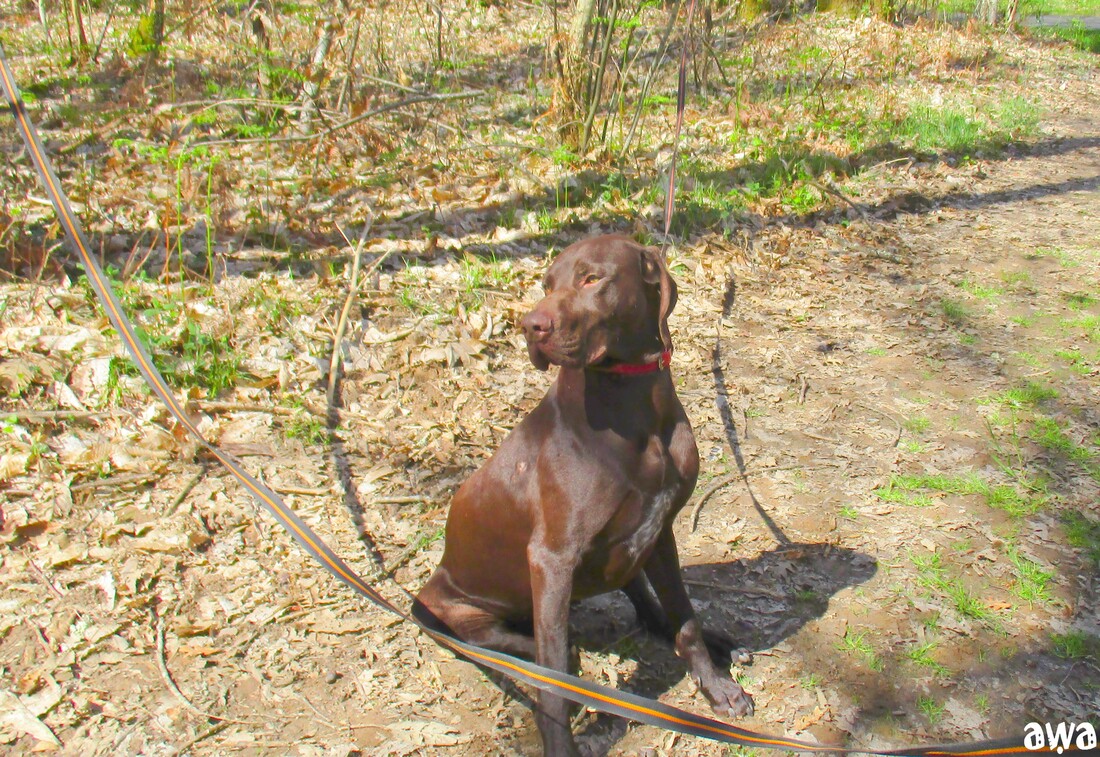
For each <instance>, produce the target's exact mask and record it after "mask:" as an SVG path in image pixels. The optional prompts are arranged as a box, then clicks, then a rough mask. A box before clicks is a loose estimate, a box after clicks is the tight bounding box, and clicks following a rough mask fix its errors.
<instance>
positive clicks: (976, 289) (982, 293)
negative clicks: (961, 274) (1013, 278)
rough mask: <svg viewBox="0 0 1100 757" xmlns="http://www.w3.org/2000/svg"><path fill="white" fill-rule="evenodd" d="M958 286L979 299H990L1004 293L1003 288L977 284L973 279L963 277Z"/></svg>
mask: <svg viewBox="0 0 1100 757" xmlns="http://www.w3.org/2000/svg"><path fill="white" fill-rule="evenodd" d="M959 288H960V289H962V290H963V291H965V292H968V293H969V294H971V295H973V296H974V297H977V298H978V299H979V300H992V299H994V298H996V297H999V296H1001V295H1002V294H1004V290H1003V289H1001V288H999V287H994V286H988V285H986V284H979V283H978V282H976V281H974V280H973V279H963V281H962V283H961V284H959Z"/></svg>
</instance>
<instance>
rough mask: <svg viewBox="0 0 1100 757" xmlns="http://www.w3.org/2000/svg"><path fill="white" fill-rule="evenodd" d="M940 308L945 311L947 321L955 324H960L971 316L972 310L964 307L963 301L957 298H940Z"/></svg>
mask: <svg viewBox="0 0 1100 757" xmlns="http://www.w3.org/2000/svg"><path fill="white" fill-rule="evenodd" d="M940 310H941V311H943V317H944V318H945V319H946V320H947V322H948V323H950V324H952V325H955V326H958V325H959V324H961V323H963V322H964V321H965V320H966V319H967V318H969V317H970V311H968V310H967V309H966V308H965V307H963V305H962V303H960V302H958V301H956V300H951V299H945V300H940Z"/></svg>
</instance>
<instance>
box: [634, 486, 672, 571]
mask: <svg viewBox="0 0 1100 757" xmlns="http://www.w3.org/2000/svg"><path fill="white" fill-rule="evenodd" d="M678 493H679V487H678V486H676V487H671V486H670V487H667V488H665V489H662V490H660V491H658V492H657V493H656V494H655V495H653V496H652V497H647V498H643V505H642V508H641V510H642V513H641V516H642V517H641V520H640V522H639V523H638V527H637V529H636V530H635V531H634V533H632V534H630V535H629V537H627V539H626V541H625V542H624V543H623V545H622V548H623V549H624V550H625V551H626V558H627V560H631V561H635V560H638V559H639V558H640V557H641V556H642V555H643V554H644V553H646V552H648V551H649V549H650V547H652V546H653V544H654V542H656V541H657V534H659V533H661V529H663V528H664V527H665V523H667V522H668V516H669V513H670V512H671V511H672V506H673V505H674V504H675V503H676V495H677V494H678ZM645 500H648V501H645Z"/></svg>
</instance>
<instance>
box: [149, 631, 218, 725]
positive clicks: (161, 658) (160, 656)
mask: <svg viewBox="0 0 1100 757" xmlns="http://www.w3.org/2000/svg"><path fill="white" fill-rule="evenodd" d="M156 619H157V667H158V668H160V675H161V678H163V679H164V683H165V684H166V685H167V686H168V688H169V689H171V690H172V693H173V694H175V695H176V697H177V698H178V699H179V700H180V702H182V703H183V705H184V707H186V708H187V709H189V710H191V712H193V713H195V714H196V715H199V716H200V717H204V718H207V719H209V720H225V718H223V717H220V716H218V715H214V714H213V713H209V712H206V711H204V710H200V709H199V708H198V707H196V706H195V704H194V703H193V702H192V701H191V700H190V699H188V698H187V696H186V695H185V694H184V693H183V692H182V691H180V687H179V686H177V685H176V682H175V681H174V680H172V673H171V671H169V670H168V661H167V660H166V659H165V652H164V618H162V617H161V616H160V615H157V616H156Z"/></svg>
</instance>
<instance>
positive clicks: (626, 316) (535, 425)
mask: <svg viewBox="0 0 1100 757" xmlns="http://www.w3.org/2000/svg"><path fill="white" fill-rule="evenodd" d="M544 289H545V292H546V296H545V298H544V299H543V300H542V301H541V302H539V303H538V305H536V306H535V309H534V310H532V311H531V312H530V313H529V314H528V315H527V316H526V317H525V318H524V319H523V329H524V331H525V333H526V336H527V351H528V353H529V355H530V358H531V362H532V363H534V365H535V367H537V368H538V369H540V370H546V369H547V368H548V367H549V365H550V364H551V363H553V364H555V365H558V366H560V367H561V370H560V372H559V374H558V378H557V380H556V381H555V382H554V384H553V386H552V387H551V388H550V391H549V392H548V393H547V395H546V397H545V398H544V399H543V400H542V402H541V403H540V404H539V406H538V407H536V408H535V409H534V411H532V413H531V414H530V415H529V416H527V417H526V418H525V419H524V420H523V421H522V422H521V423H520V424H519V425H518V426H516V428H515V429H514V430H513V431H512V433H511V434H509V435H508V437H507V438H506V439H505V440H504V443H503V444H502V445H501V446H500V449H499V450H498V451H497V453H496V454H495V455H494V456H493V457H492V459H490V460H489V462H487V463H486V464H485V465H484V466H483V467H482V468H481V469H480V470H478V471H477V472H476V473H474V475H472V476H471V477H470V479H469V480H468V481H466V483H465V484H463V485H462V487H461V488H459V490H458V493H457V494H456V495H455V498H454V501H453V503H452V504H451V511H450V516H449V517H448V519H447V534H446V547H445V549H444V552H443V560H442V562H441V563H440V565H439V568H438V569H437V570H436V571H435V573H434V574H433V575H432V577H431V578H430V579H429V580H428V582H427V584H425V586H424V588H423V589H421V591H420V594H419V596H418V598H417V602H416V604H415V606H414V610H413V611H414V613H415V614H416V615H417V617H418V618H420V619H421V620H422V621H423V622H426V623H428V624H429V625H432V626H434V627H437V628H441V629H446V630H449V631H450V632H452V633H453V634H455V635H456V636H458V637H459V638H460V639H462V640H464V641H466V642H469V643H471V644H477V645H479V646H485V647H489V648H491V649H495V650H499V651H502V652H506V653H508V654H513V655H517V656H520V657H525V658H528V659H534V660H535V661H536V662H537V663H538V664H540V665H544V666H546V667H550V668H554V669H556V670H562V671H564V670H566V668H567V665H568V661H569V635H568V625H569V603H570V601H571V600H575V599H581V598H584V597H590V596H593V595H595V594H601V593H604V592H609V591H613V590H615V589H623V590H624V591H626V593H627V595H628V596H629V597H630V600H631V602H632V603H633V604H634V607H635V609H636V611H637V614H638V618H639V620H640V621H641V622H642V623H643V624H644V625H645V626H646V628H647V629H648V630H651V631H653V632H656V633H658V634H660V635H662V636H664V637H666V638H669V639H671V640H673V641H674V642H675V648H676V653H677V654H678V655H679V656H680V657H682V658H684V659H685V660H686V661H687V663H688V665H689V666H690V668H691V673H692V675H693V676H694V677H695V678H696V679H697V680H698V682H699V687H700V689H702V691H703V694H704V695H706V697H707V699H708V700H710V703H711V706H712V707H713V708H714V710H715V712H717V713H718V714H719V715H722V716H727V717H728V716H740V715H746V714H751V713H752V711H753V705H752V699H751V698H750V697H749V695H748V694H746V693H745V692H744V690H742V688H741V687H740V686H738V685H737V684H736V683H735V682H734V681H733V680H731V679H730V677H729V675H728V674H727V673H725V672H722V671H720V670H719V669H718V668H717V667H716V666H715V664H714V662H713V661H712V659H711V652H712V651H713V652H714V653H715V654H716V656H719V657H720V658H721V657H723V656H724V661H725V663H726V664H728V662H729V652H730V651H731V649H732V643H731V642H729V640H728V639H725V638H723V637H721V636H719V635H711V634H704V633H703V630H702V629H701V627H700V625H699V622H698V620H697V619H696V618H695V613H694V611H693V609H692V606H691V602H690V601H689V599H688V595H687V592H686V590H685V589H684V584H683V580H682V579H681V576H680V564H679V560H678V557H677V555H676V542H675V540H674V538H673V534H672V522H673V519H674V518H675V517H676V513H677V512H679V511H680V509H681V508H682V507H683V506H684V504H685V503H686V502H687V500H688V497H689V496H690V495H691V492H692V490H693V489H694V488H695V480H696V477H697V476H698V473H699V453H698V450H697V449H696V446H695V437H694V435H693V434H692V431H691V425H690V423H689V422H688V418H687V415H686V414H685V413H684V408H683V406H682V405H681V404H680V401H679V399H678V398H677V397H676V391H675V388H674V387H673V383H672V375H671V373H670V371H669V367H668V364H669V361H670V359H671V351H672V340H671V337H670V335H669V330H668V316H669V313H671V312H672V308H673V307H674V306H675V304H676V284H675V283H674V282H673V281H672V278H671V277H670V276H669V273H668V269H667V268H666V266H665V261H664V255H663V254H662V253H661V252H660V251H657V250H653V249H649V248H645V247H642V246H640V245H638V244H636V243H635V242H633V241H632V240H631V239H629V238H627V237H622V236H603V237H597V238H595V239H589V240H586V241H583V242H578V243H577V244H574V245H572V246H571V247H568V248H567V249H566V250H564V251H563V252H562V253H561V255H559V256H558V258H557V259H556V260H555V261H554V263H553V265H551V266H550V270H549V272H548V273H547V274H546V278H545V281H544ZM650 587H652V593H651V589H650ZM654 594H655V595H656V599H654ZM531 623H533V627H534V638H532V637H531V636H530V635H528V634H526V633H523V632H522V631H521V630H519V629H520V628H522V627H523V626H524V625H526V624H531ZM708 647H709V649H708ZM568 708H569V705H568V703H567V702H566V701H565V700H563V699H561V698H559V697H556V696H554V695H551V694H545V693H542V694H540V696H539V706H538V712H537V720H538V725H539V730H540V732H541V734H542V741H543V748H544V751H545V754H546V755H548V757H556V756H557V755H566V754H569V755H572V754H577V748H576V745H575V743H574V741H573V737H572V734H571V733H570V730H569V712H568Z"/></svg>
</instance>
